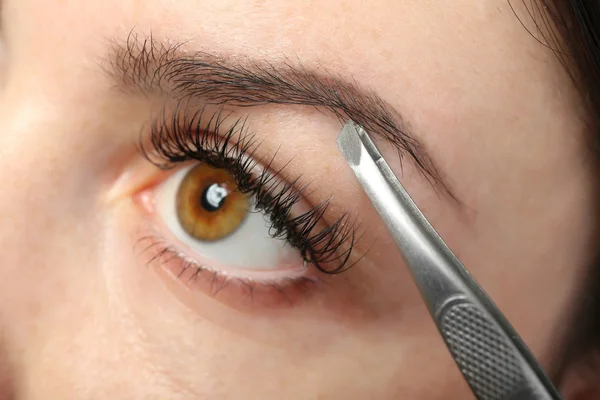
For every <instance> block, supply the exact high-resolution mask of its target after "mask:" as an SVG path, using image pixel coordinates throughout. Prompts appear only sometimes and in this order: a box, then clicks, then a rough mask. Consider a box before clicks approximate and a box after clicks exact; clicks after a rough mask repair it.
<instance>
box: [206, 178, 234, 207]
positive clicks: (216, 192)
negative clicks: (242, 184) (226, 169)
mask: <svg viewBox="0 0 600 400" xmlns="http://www.w3.org/2000/svg"><path fill="white" fill-rule="evenodd" d="M228 194H229V191H228V190H227V188H226V187H225V186H223V185H219V184H218V183H213V184H212V185H210V186H209V187H207V188H206V189H204V193H202V198H201V199H200V202H201V203H202V207H204V209H205V210H206V211H217V210H218V209H219V208H221V207H222V206H223V203H224V202H225V198H226V197H227V195H228Z"/></svg>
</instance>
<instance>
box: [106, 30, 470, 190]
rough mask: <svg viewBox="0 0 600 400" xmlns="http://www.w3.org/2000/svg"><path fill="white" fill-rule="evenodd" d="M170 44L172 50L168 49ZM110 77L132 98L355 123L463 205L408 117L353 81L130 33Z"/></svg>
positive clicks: (112, 59) (114, 52) (117, 50)
mask: <svg viewBox="0 0 600 400" xmlns="http://www.w3.org/2000/svg"><path fill="white" fill-rule="evenodd" d="M165 43H170V44H165ZM112 44H113V46H112V49H111V54H110V55H109V59H108V60H107V62H106V63H104V66H105V68H104V69H105V71H107V72H108V74H109V75H110V76H112V78H113V79H114V80H115V81H116V82H117V84H118V86H119V87H120V88H122V89H124V91H125V92H128V93H142V94H146V95H148V94H154V93H159V94H160V93H167V94H168V95H169V96H170V97H173V98H176V99H179V100H181V99H184V100H185V99H190V98H196V99H201V100H204V101H207V102H210V103H212V104H221V105H223V104H231V105H235V106H243V107H246V106H256V105H261V104H269V103H274V104H290V105H309V106H314V107H325V108H326V109H328V110H329V111H330V112H331V113H333V114H334V115H335V116H337V117H338V118H339V119H340V120H346V119H348V118H349V119H352V120H354V121H355V122H357V123H359V124H360V125H362V126H363V127H364V128H365V129H367V130H368V131H369V132H370V133H372V134H374V135H376V136H378V137H379V138H380V139H383V140H386V141H388V142H390V143H392V144H393V145H394V146H395V147H396V148H397V149H398V150H399V151H400V152H401V153H403V154H406V155H408V158H410V159H412V160H413V161H414V163H415V164H416V166H417V168H418V170H419V171H420V172H421V173H422V174H423V175H424V176H425V178H426V179H427V180H428V181H430V182H431V183H432V185H433V187H434V188H437V189H440V190H441V191H442V192H443V193H444V194H447V195H449V196H450V198H451V199H453V200H454V201H458V198H457V197H456V195H455V194H454V193H453V192H452V190H451V187H450V185H449V184H448V182H446V180H445V179H444V176H443V174H442V173H441V171H439V169H438V168H437V166H436V164H435V162H434V161H433V160H432V159H431V157H430V156H429V154H428V152H427V149H426V147H425V146H424V145H423V144H422V143H421V142H420V141H419V139H418V137H417V135H415V134H414V133H411V132H410V131H409V130H408V126H407V124H405V123H404V119H403V118H402V116H401V115H400V114H399V113H398V112H397V110H395V109H394V108H393V107H391V106H390V105H389V104H388V103H386V102H385V101H384V100H382V99H381V97H379V96H378V95H377V94H376V93H375V92H373V91H370V90H363V89H361V88H360V87H359V85H358V84H357V83H356V82H354V81H352V80H344V79H342V78H341V77H339V76H335V75H333V74H328V73H316V72H314V71H311V70H308V69H306V68H303V67H294V66H293V65H292V64H291V63H289V62H284V63H280V64H274V63H270V62H268V61H266V60H258V59H257V60H252V59H250V58H249V57H237V58H232V57H226V56H216V55H212V54H208V53H205V52H201V51H196V52H186V51H183V50H182V48H183V47H184V46H185V45H186V43H181V42H175V43H173V42H170V41H159V40H158V39H156V38H155V37H153V36H152V35H150V36H148V37H142V36H140V35H138V34H137V33H136V32H135V31H131V32H130V34H129V36H128V37H127V38H126V40H124V41H122V40H118V39H114V40H112Z"/></svg>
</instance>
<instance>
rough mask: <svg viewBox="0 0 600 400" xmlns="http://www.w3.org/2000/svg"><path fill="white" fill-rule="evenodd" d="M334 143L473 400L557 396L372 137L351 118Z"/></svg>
mask: <svg viewBox="0 0 600 400" xmlns="http://www.w3.org/2000/svg"><path fill="white" fill-rule="evenodd" d="M337 143H338V146H339V148H340V150H341V152H342V153H343V155H344V157H345V159H346V161H347V162H348V164H349V165H350V167H351V168H352V171H354V174H355V175H356V177H357V178H358V181H359V182H360V184H361V185H362V187H363V189H364V191H365V192H366V194H367V196H368V197H369V198H370V200H371V202H372V203H373V205H374V206H375V208H376V209H377V212H378V213H379V215H380V216H381V218H382V219H383V222H384V223H385V225H386V226H387V229H388V231H389V232H390V234H391V235H392V237H393V239H394V241H395V242H396V245H397V246H398V248H399V250H400V253H401V254H402V256H403V258H404V261H405V264H406V265H407V267H408V269H409V270H410V272H411V275H412V277H413V279H414V281H415V283H416V284H417V287H418V288H419V290H420V292H421V295H422V297H423V300H424V301H425V303H426V304H427V307H428V308H429V312H430V313H431V316H432V317H433V319H434V321H435V323H436V325H437V327H438V329H439V331H440V333H441V335H442V337H443V339H444V341H445V342H446V345H447V346H448V349H449V350H450V353H451V355H452V357H453V358H454V361H455V362H456V364H457V365H458V368H459V369H460V371H461V372H462V374H463V376H464V378H465V380H466V381H467V383H468V384H469V386H470V387H471V390H472V391H473V393H474V394H475V396H476V397H477V399H481V400H492V399H494V400H496V399H498V400H500V399H510V400H516V399H519V400H525V399H536V400H537V399H560V398H561V397H560V395H559V394H558V392H557V390H556V389H555V388H554V386H553V385H552V383H551V382H550V380H549V379H548V378H547V377H546V375H545V373H544V372H543V370H542V368H541V367H540V365H539V364H538V363H537V361H536V360H535V358H534V357H533V356H532V354H531V353H530V351H529V350H528V348H527V346H526V345H525V344H524V343H523V341H522V340H521V338H520V337H519V335H518V334H517V333H516V332H515V330H514V329H513V328H512V327H511V325H510V324H509V322H508V321H507V319H506V318H505V317H504V315H502V313H501V312H500V310H499V309H498V307H496V305H495V304H494V303H493V302H492V300H491V299H490V298H489V297H488V296H487V294H486V293H485V292H484V291H483V289H482V288H481V287H480V286H479V284H478V283H477V282H476V281H475V279H474V278H473V277H472V276H471V275H470V274H469V272H468V271H467V269H466V268H465V267H464V266H463V265H462V263H461V262H460V261H459V260H458V258H456V256H455V255H454V254H453V253H452V251H451V250H450V249H449V248H448V246H447V245H446V244H445V243H444V241H443V240H442V238H441V237H440V236H439V235H438V233H437V232H436V231H435V229H433V227H432V226H431V224H430V223H429V221H427V219H426V218H425V216H424V215H423V214H422V213H421V211H420V210H419V209H418V207H417V206H416V204H415V203H414V202H413V200H412V199H411V198H410V196H409V195H408V193H407V192H406V190H405V189H404V187H403V186H402V184H401V183H400V181H399V180H398V178H397V177H396V176H395V175H394V173H393V172H392V170H391V169H390V167H389V166H388V164H387V163H386V162H385V160H384V159H383V157H382V155H381V153H380V152H379V150H378V149H377V147H376V146H375V143H374V142H373V140H372V139H371V137H370V136H369V134H368V133H367V132H366V131H365V130H364V129H363V128H362V127H360V126H359V125H357V124H355V123H354V122H353V121H348V122H347V123H346V124H345V125H344V128H343V129H342V131H341V133H340V134H339V136H338V138H337Z"/></svg>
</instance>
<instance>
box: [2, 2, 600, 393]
mask: <svg viewBox="0 0 600 400" xmlns="http://www.w3.org/2000/svg"><path fill="white" fill-rule="evenodd" d="M514 3H516V4H514V5H513V6H514V10H512V9H511V7H510V4H509V3H508V2H505V1H504V0H485V1H480V2H478V5H477V7H473V5H472V4H471V3H470V2H466V1H460V2H452V5H450V3H447V4H446V3H437V2H429V1H408V0H407V1H402V2H397V1H387V2H380V3H378V4H379V6H377V7H374V6H372V5H366V3H364V2H360V1H344V2H341V1H325V2H323V1H321V2H303V3H297V2H296V3H291V2H285V1H275V0H271V1H261V2H259V1H253V2H247V1H236V0H231V1H218V2H216V1H215V2H210V1H200V0H186V1H184V0H181V1H176V2H174V1H160V0H152V1H144V2H141V1H133V0H128V1H122V0H104V1H95V2H91V1H88V2H60V3H58V2H47V1H41V0H19V1H16V0H5V4H4V5H3V6H4V10H3V15H2V17H3V26H2V29H3V32H2V35H3V40H4V47H5V48H4V52H3V53H4V57H3V60H2V74H1V76H2V92H0V132H1V133H0V164H1V166H2V168H0V181H1V182H2V190H1V191H0V217H1V219H2V221H3V223H2V224H1V225H0V247H1V248H2V262H1V265H0V274H1V279H0V327H1V330H0V332H1V335H0V349H1V351H2V356H1V358H0V359H1V360H2V368H3V371H4V372H2V374H1V375H2V376H3V377H4V379H3V384H2V388H3V389H2V390H4V391H5V392H4V393H5V395H3V396H0V397H3V398H4V397H8V396H10V395H14V396H16V397H17V398H23V399H42V398H43V399H48V398H56V399H59V398H60V399H88V398H128V399H137V398H139V399H145V398H171V399H215V398H219V399H236V398H252V399H254V398H256V399H276V398H277V399H281V398H284V399H306V398H323V399H330V398H332V399H333V398H335V399H364V398H378V399H396V398H409V399H416V398H421V399H425V398H427V399H429V398H431V399H437V398H439V399H442V398H444V399H446V398H467V397H468V396H469V394H468V393H469V390H468V387H467V385H466V383H464V381H463V379H462V378H461V375H460V373H459V372H458V370H457V368H456V367H455V365H454V362H453V360H452V359H451V358H450V356H449V354H448V352H447V350H446V348H445V345H444V344H443V342H442V340H441V339H440V337H439V335H438V333H437V330H436V328H435V326H434V324H433V322H432V320H431V318H430V317H429V314H428V312H427V309H426V307H425V306H424V304H423V302H422V300H421V298H420V296H419V294H418V291H417V290H416V288H415V286H414V283H413V281H412V280H411V278H410V275H409V272H408V270H407V269H406V266H405V265H404V264H403V261H402V258H401V256H400V255H399V253H398V251H397V249H396V247H395V246H394V244H393V242H392V240H391V238H390V237H389V235H388V234H387V231H386V229H385V227H384V226H383V223H382V221H381V220H380V219H379V218H378V216H377V214H376V213H375V211H374V209H373V208H372V206H371V204H370V202H369V201H368V199H367V198H366V196H365V194H364V192H363V191H362V190H361V188H360V187H359V184H358V182H357V181H356V180H355V178H354V176H353V174H352V172H351V170H350V169H349V167H348V166H347V164H346V163H345V161H344V159H343V157H342V156H341V154H340V153H339V151H338V149H337V147H336V142H335V139H336V136H337V134H338V133H339V131H340V130H341V127H342V122H341V121H343V120H345V119H347V118H353V119H355V120H357V122H360V123H363V124H364V125H365V126H369V127H370V128H371V129H370V131H371V133H372V135H373V136H374V137H375V138H376V140H377V143H378V144H379V145H380V147H381V149H382V152H383V153H384V155H385V156H386V158H387V159H388V161H389V163H390V164H391V165H392V168H393V169H394V170H395V171H396V172H397V173H398V175H399V177H400V179H401V180H402V182H403V184H404V185H405V187H406V189H407V190H408V192H409V193H410V194H411V196H412V197H413V198H414V200H415V202H416V203H417V204H418V205H419V207H420V208H421V209H422V211H423V212H424V214H425V215H426V216H427V217H428V219H429V220H430V222H431V223H432V225H433V226H434V227H435V228H436V230H438V232H439V233H440V235H441V236H442V237H443V238H444V240H445V241H446V242H447V243H448V245H449V246H450V247H451V248H452V250H453V251H454V252H455V253H456V255H457V256H458V257H459V258H460V259H461V261H462V262H463V263H464V264H465V265H466V266H467V268H468V269H469V270H470V271H471V272H472V274H473V275H474V276H475V278H476V279H477V280H478V281H479V282H480V283H481V285H482V286H483V287H484V288H485V290H486V291H487V292H488V293H489V295H490V296H491V297H492V298H493V299H494V301H495V302H496V303H497V305H498V306H499V307H500V309H501V310H502V311H503V312H504V313H505V315H506V316H507V318H508V319H509V320H510V321H511V323H512V324H513V326H514V327H515V328H516V330H517V331H518V332H519V333H520V334H521V336H522V337H523V339H524V340H525V342H526V343H527V344H528V345H529V347H530V348H531V350H532V352H533V353H534V354H535V356H536V357H537V358H538V360H539V361H540V362H541V363H542V365H543V366H544V368H546V369H547V371H548V372H549V373H550V374H551V373H553V372H554V371H556V368H557V367H558V365H557V364H556V359H557V356H558V353H559V352H560V347H561V344H562V343H563V342H564V335H563V334H564V329H561V327H563V326H565V325H567V324H569V323H570V321H569V320H568V315H569V313H570V312H572V311H573V309H574V307H576V303H577V297H578V294H579V293H578V288H579V284H580V283H581V282H582V281H583V280H585V278H586V274H587V267H588V265H589V264H590V262H591V260H592V256H593V254H592V249H591V243H592V239H593V238H594V231H595V222H596V221H595V217H594V211H595V210H594V206H593V204H594V203H595V201H596V200H597V199H596V198H595V195H594V187H593V184H592V182H593V181H594V179H595V176H593V174H592V167H593V166H592V165H591V164H592V163H591V162H590V160H589V157H588V156H587V153H586V152H587V150H586V145H587V143H586V132H585V126H584V125H585V123H584V121H583V116H582V115H581V114H580V112H579V111H578V110H579V109H580V108H581V107H580V104H579V100H578V95H577V93H576V91H575V89H574V88H573V85H572V83H571V81H570V80H569V78H568V77H567V75H566V73H565V72H564V71H563V68H562V66H561V65H560V63H559V62H558V61H557V60H556V59H555V56H554V55H553V54H552V52H550V51H549V50H548V49H547V48H545V47H544V46H541V45H540V44H539V43H538V41H536V40H535V39H534V38H533V37H532V36H531V35H530V34H529V33H527V30H526V29H525V27H528V28H530V30H531V29H533V31H534V32H535V28H534V22H533V21H532V20H530V19H529V17H528V15H529V14H528V12H527V10H526V9H524V8H522V6H521V2H514ZM515 14H516V15H515ZM523 25H525V27H524V26H523ZM150 36H151V37H150ZM228 74H229V75H228ZM245 78H248V79H250V78H252V79H255V81H244V80H243V79H245ZM279 78H281V79H279ZM288 81H293V82H296V83H298V82H300V83H304V84H305V86H304V89H302V88H298V87H295V86H293V85H292V86H285V84H284V83H289V82H288ZM244 82H250V83H248V84H244ZM278 82H279V83H278ZM293 82H292V83H293ZM307 82H308V84H306V83H307ZM307 86H308V89H307V88H306V87H307ZM319 88H321V89H322V90H323V91H322V92H321V94H322V96H321V98H319V97H318V96H317V95H316V94H315V93H314V92H315V91H316V90H318V89H319ZM327 93H329V95H328V94H327ZM331 93H343V94H346V95H347V97H346V98H345V99H343V101H342V102H341V103H335V102H334V101H332V100H331V99H332V98H334V97H335V96H333V97H332V95H331ZM311 96H312V98H311ZM257 99H259V100H261V99H262V101H260V102H257V101H256V100H257ZM311 99H312V100H311ZM315 99H316V100H315ZM323 99H329V100H327V101H329V102H327V101H326V100H323ZM353 99H358V100H359V102H358V103H359V104H358V105H356V104H354V105H353V104H352V100H353ZM311 101H312V102H311ZM344 102H345V103H346V104H343V103H344ZM355 103H356V102H355ZM386 113H387V114H386ZM386 115H387V116H388V117H390V118H391V121H393V122H392V123H391V124H386V123H385V117H386ZM361 118H362V119H361ZM382 121H383V122H382ZM391 134H393V135H394V137H396V141H395V145H394V144H390V142H389V140H386V138H385V136H386V135H388V137H389V135H391ZM402 135H404V136H402ZM407 135H408V136H407ZM407 137H410V138H411V140H412V141H411V142H410V143H407V142H406V140H405V139H406V138H407ZM398 138H400V139H398ZM178 143H179V144H178ZM411 143H413V144H411ZM414 143H418V149H417V150H416V153H415V154H416V156H415V157H412V156H411V155H410V151H411V150H414V148H415V147H414ZM395 146H399V147H400V152H398V148H397V147H396V148H395ZM140 149H142V150H143V151H140ZM398 154H401V155H403V156H402V157H401V160H400V158H399V157H398ZM248 160H250V161H248ZM419 161H421V162H422V164H423V165H422V166H419ZM159 166H163V167H164V166H168V167H169V168H167V169H164V168H163V169H161V168H159ZM423 166H424V168H423ZM261 178H262V179H261ZM322 204H327V205H328V206H327V207H324V206H323V205H322ZM330 228H332V229H330ZM302 232H303V233H302ZM271 235H275V236H276V237H275V238H273V237H272V236H271ZM346 256H349V257H348V259H347V260H345V258H346ZM344 261H345V262H344ZM319 267H320V268H321V269H324V270H326V271H329V272H331V271H332V270H333V269H336V268H343V269H345V271H344V272H343V273H340V274H330V273H324V272H322V271H320V270H319ZM347 267H350V268H347ZM542 310H543V311H542Z"/></svg>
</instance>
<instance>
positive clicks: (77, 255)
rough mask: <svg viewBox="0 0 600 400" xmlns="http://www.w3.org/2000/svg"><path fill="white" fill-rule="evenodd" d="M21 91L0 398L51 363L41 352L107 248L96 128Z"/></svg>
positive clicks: (3, 263)
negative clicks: (102, 241) (33, 368)
mask: <svg viewBox="0 0 600 400" xmlns="http://www.w3.org/2000/svg"><path fill="white" fill-rule="evenodd" d="M17 86H18V85H15V86H14V87H11V86H10V85H9V86H7V88H6V91H5V92H4V94H2V95H1V96H0V221H2V222H1V223H0V398H2V399H5V398H11V397H10V396H12V394H11V393H12V388H13V385H20V384H19V383H16V382H22V381H27V380H28V379H29V378H28V376H27V374H28V368H29V366H28V363H30V360H31V359H32V358H33V359H35V358H36V357H37V358H40V359H42V358H43V356H42V355H36V353H37V352H38V351H42V349H43V348H44V347H45V344H44V341H45V337H46V336H47V335H52V332H51V331H52V330H53V329H55V328H54V327H56V326H59V324H58V323H57V321H59V319H64V318H65V316H64V315H63V314H65V310H66V309H68V307H70V306H66V302H71V303H72V302H73V301H77V300H74V299H76V298H81V297H82V296H81V293H80V292H81V289H78V288H77V285H78V283H77V281H80V282H81V281H84V279H83V278H84V275H82V274H84V271H86V270H87V271H89V270H90V269H92V268H93V260H94V259H95V258H96V257H95V253H96V251H97V247H98V246H99V240H98V237H97V232H98V231H99V230H98V229H97V226H95V224H96V221H97V220H98V218H97V213H98V204H99V203H98V198H99V191H100V178H99V176H98V171H99V170H100V169H101V166H102V163H103V160H102V157H104V155H103V154H102V153H101V151H98V150H97V149H98V141H97V139H96V142H95V143H94V140H95V139H94V135H91V134H90V135H88V137H85V135H84V134H85V130H86V129H88V130H93V128H92V127H91V126H90V123H89V122H88V121H86V120H85V119H84V118H83V117H78V115H77V114H76V113H73V112H72V111H71V110H72V108H71V106H70V105H69V104H64V103H63V104H61V103H60V99H59V98H58V97H57V98H44V97H42V96H35V95H33V96H27V91H25V92H23V91H22V90H19V91H17V90H15V89H14V88H16V87H17ZM88 279H89V277H88ZM79 286H81V284H79ZM78 301H79V302H80V304H81V303H82V302H83V303H85V301H86V300H85V299H83V300H82V299H80V300H78ZM13 378H14V379H13ZM15 396H17V395H16V394H15ZM15 398H18V397H15Z"/></svg>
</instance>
